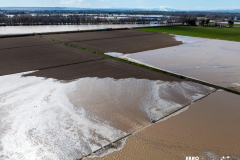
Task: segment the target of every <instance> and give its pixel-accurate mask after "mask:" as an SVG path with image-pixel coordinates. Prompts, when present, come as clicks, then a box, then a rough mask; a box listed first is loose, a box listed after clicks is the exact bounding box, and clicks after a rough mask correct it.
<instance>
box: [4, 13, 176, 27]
mask: <svg viewBox="0 0 240 160" xmlns="http://www.w3.org/2000/svg"><path fill="white" fill-rule="evenodd" d="M150 23H156V24H161V23H171V24H172V23H179V19H178V18H177V17H167V16H163V17H158V18H151V17H148V18H146V17H135V16H131V17H124V18H119V17H114V18H113V17H109V16H108V15H104V16H99V15H67V16H66V15H61V14H59V15H51V14H49V15H36V16H32V15H15V16H12V17H10V16H5V15H0V25H1V26H18V25H81V24H150Z"/></svg>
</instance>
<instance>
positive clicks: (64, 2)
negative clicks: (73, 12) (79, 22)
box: [60, 0, 75, 4]
mask: <svg viewBox="0 0 240 160" xmlns="http://www.w3.org/2000/svg"><path fill="white" fill-rule="evenodd" d="M74 2H75V0H69V1H60V4H73V3H74Z"/></svg>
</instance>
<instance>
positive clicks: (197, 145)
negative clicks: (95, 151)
mask: <svg viewBox="0 0 240 160" xmlns="http://www.w3.org/2000/svg"><path fill="white" fill-rule="evenodd" d="M239 104H240V99H239V96H238V95H234V94H231V93H227V92H225V91H217V92H215V93H213V94H211V95H210V96H208V97H206V98H204V99H202V100H200V101H198V102H196V103H194V104H192V105H190V106H189V107H187V108H185V110H183V111H182V112H181V113H180V114H177V115H175V116H172V117H171V118H169V119H166V120H163V121H160V122H158V123H155V124H152V125H150V126H149V127H146V128H144V129H142V130H140V131H137V132H136V133H134V134H132V135H131V136H130V138H128V139H127V141H126V144H125V146H124V147H123V149H121V150H119V151H116V152H113V153H111V154H108V155H106V156H103V157H99V158H96V157H95V158H93V159H94V160H97V159H102V160H114V159H116V160H118V159H138V160H146V159H148V160H156V159H164V160H173V159H174V160H175V159H176V160H178V159H179V160H183V159H186V156H192V157H197V156H198V157H200V159H203V160H212V159H215V160H220V159H221V158H223V156H224V157H225V158H226V157H228V156H229V157H230V158H228V159H230V160H239V159H240V152H239V149H240V137H239V133H240V127H239V123H237V122H239V121H240V107H239ZM86 159H88V158H85V159H84V160H86ZM89 159H92V158H89ZM224 160H225V159H224Z"/></svg>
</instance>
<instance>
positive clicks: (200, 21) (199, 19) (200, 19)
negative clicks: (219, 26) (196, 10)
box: [198, 17, 206, 26]
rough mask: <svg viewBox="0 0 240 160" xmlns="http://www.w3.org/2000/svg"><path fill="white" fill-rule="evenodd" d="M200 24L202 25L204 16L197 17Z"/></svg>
mask: <svg viewBox="0 0 240 160" xmlns="http://www.w3.org/2000/svg"><path fill="white" fill-rule="evenodd" d="M198 21H199V24H200V26H204V24H205V21H206V19H205V18H204V17H200V18H198Z"/></svg>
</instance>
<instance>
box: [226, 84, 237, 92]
mask: <svg viewBox="0 0 240 160" xmlns="http://www.w3.org/2000/svg"><path fill="white" fill-rule="evenodd" d="M228 88H230V89H233V90H235V91H239V92H240V84H239V83H232V84H231V85H230V86H229V87H228Z"/></svg>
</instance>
